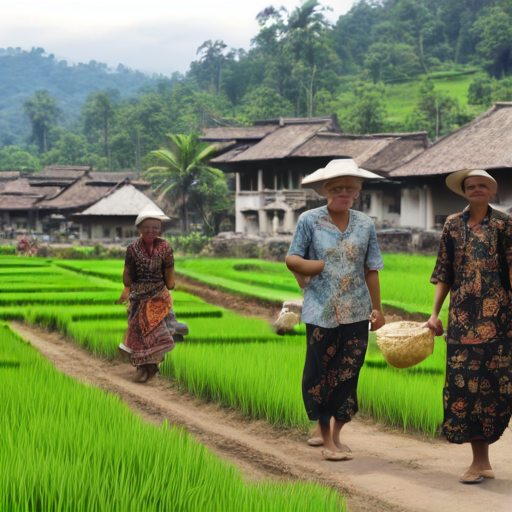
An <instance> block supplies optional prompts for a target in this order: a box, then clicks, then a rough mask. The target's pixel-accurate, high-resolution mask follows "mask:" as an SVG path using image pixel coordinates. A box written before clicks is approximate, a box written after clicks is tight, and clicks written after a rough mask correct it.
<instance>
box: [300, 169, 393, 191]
mask: <svg viewBox="0 0 512 512" xmlns="http://www.w3.org/2000/svg"><path fill="white" fill-rule="evenodd" d="M320 171H322V173H320ZM323 171H324V169H319V170H318V171H315V172H314V173H313V174H310V175H309V176H306V177H305V178H304V179H303V180H302V183H301V188H311V189H313V190H314V191H315V192H316V193H317V194H319V195H321V196H325V192H324V184H325V183H326V182H327V181H331V180H333V179H336V178H345V177H352V178H359V179H361V180H363V181H364V180H383V179H384V178H383V177H382V176H379V175H378V174H375V173H373V172H370V171H367V170H366V169H361V168H360V167H359V169H358V170H357V171H340V172H337V173H333V174H332V175H329V176H326V175H325V173H324V172H323Z"/></svg>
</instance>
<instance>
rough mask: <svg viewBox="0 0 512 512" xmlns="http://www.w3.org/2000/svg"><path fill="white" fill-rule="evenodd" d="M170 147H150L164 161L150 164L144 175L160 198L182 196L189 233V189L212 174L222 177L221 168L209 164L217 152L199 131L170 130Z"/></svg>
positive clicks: (178, 197)
mask: <svg viewBox="0 0 512 512" xmlns="http://www.w3.org/2000/svg"><path fill="white" fill-rule="evenodd" d="M167 136H168V137H170V139H171V141H172V143H171V149H159V150H156V151H151V152H150V155H152V156H154V157H156V158H158V159H159V160H160V161H161V162H162V163H163V164H164V165H162V166H155V167H150V168H149V169H148V170H147V171H146V172H145V173H144V174H143V177H144V178H146V179H149V180H150V181H151V182H152V183H153V185H154V187H155V190H156V191H157V192H158V193H159V194H160V198H163V197H168V198H169V199H170V200H174V201H175V200H176V199H178V200H180V201H181V208H182V220H183V230H184V232H185V233H188V230H189V223H188V209H187V199H188V193H189V190H190V188H191V187H192V186H194V185H196V184H199V183H202V182H204V181H208V180H209V179H211V178H212V177H216V178H221V177H223V174H222V172H221V171H219V169H215V168H213V167H210V166H209V165H208V161H209V160H210V159H211V158H212V156H213V153H214V152H215V146H213V145H209V144H207V143H205V142H201V141H200V140H199V138H198V137H197V136H196V135H181V134H172V133H169V134H167Z"/></svg>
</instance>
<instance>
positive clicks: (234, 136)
mask: <svg viewBox="0 0 512 512" xmlns="http://www.w3.org/2000/svg"><path fill="white" fill-rule="evenodd" d="M277 128H278V126H276V125H266V126H217V127H215V128H204V129H203V135H202V136H201V140H204V141H207V142H209V141H211V142H213V141H230V140H244V139H251V140H252V139H262V138H263V137H265V136H266V135H268V134H269V133H271V132H273V131H275V130H277Z"/></svg>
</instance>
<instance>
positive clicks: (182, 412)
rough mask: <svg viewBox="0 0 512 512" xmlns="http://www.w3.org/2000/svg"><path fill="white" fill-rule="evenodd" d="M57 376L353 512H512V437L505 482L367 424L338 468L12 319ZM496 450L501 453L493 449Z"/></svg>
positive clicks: (349, 432)
mask: <svg viewBox="0 0 512 512" xmlns="http://www.w3.org/2000/svg"><path fill="white" fill-rule="evenodd" d="M11 326H12V328H13V329H14V330H15V331H16V332H18V333H19V334H20V335H21V336H22V337H23V338H24V339H26V340H28V341H29V342H30V343H31V344H32V345H33V346H34V347H35V348H36V349H37V350H38V351H39V352H40V353H41V354H42V355H43V356H44V357H45V358H46V359H48V360H49V361H50V362H51V363H52V364H53V365H54V366H55V367H56V368H57V370H59V371H61V372H63V373H66V374H67V375H69V376H71V377H73V378H75V379H78V380H80V381H82V382H85V383H87V384H90V385H93V386H97V387H100V388H102V389H104V390H105V391H108V392H109V393H115V394H118V395H119V396H120V397H121V399H122V400H123V401H125V402H126V403H127V404H128V405H129V407H130V408H131V409H132V410H133V411H135V412H137V413H138V414H140V415H141V416H142V417H143V419H144V420H146V421H150V422H152V423H156V424H161V423H162V422H163V421H164V420H167V421H168V422H169V423H170V424H172V425H179V426H185V427H186V428H187V430H188V431H189V432H190V433H191V434H193V435H194V437H196V438H197V439H198V440H199V441H201V442H202V443H204V444H205V445H206V446H207V447H208V448H209V449H210V450H211V451H213V452H214V453H215V454H217V455H219V456H221V457H223V458H225V459H227V460H229V461H231V462H233V463H234V464H236V465H237V466H238V467H239V468H240V469H241V470H242V472H243V473H244V475H245V477H246V479H249V480H259V479H261V478H272V479H277V480H283V479H284V480H290V479H292V480H303V481H314V482H318V483H322V484H324V485H329V486H330V487H333V488H335V489H337V490H338V491H340V492H341V493H342V494H345V495H346V496H347V505H348V510H349V512H482V511H484V510H485V511H490V510H492V511H493V512H510V511H511V507H510V503H511V502H512V487H511V486H510V481H511V480H512V467H511V466H510V460H512V432H511V431H510V430H508V431H507V432H506V433H505V435H504V438H503V440H502V441H500V446H499V450H493V451H492V458H493V463H494V469H495V471H496V473H497V476H498V478H497V479H496V480H494V481H486V482H485V484H483V485H481V486H462V485H461V484H459V483H458V474H459V473H461V472H462V470H463V469H465V468H466V466H467V465H468V464H469V459H470V456H469V451H468V449H467V447H461V446H457V445H448V444H446V443H444V442H442V441H440V440H438V439H431V438H427V437H425V436H419V435H418V436H409V435H403V434H402V433H400V432H399V431H398V430H394V429H389V428H385V427H382V426H379V425H375V424H373V423H372V422H365V421H364V420H357V419H356V420H354V421H353V422H352V423H351V424H350V425H348V426H347V427H346V429H345V431H344V442H346V443H347V444H348V445H349V446H350V447H351V448H352V450H353V452H354V455H355V457H354V460H353V461H349V462H344V463H333V462H327V461H323V460H322V459H321V456H320V453H319V449H318V448H311V447H309V446H308V445H307V444H306V443H305V440H306V436H303V435H300V434H298V433H297V432H296V431H293V430H286V429H275V428H273V427H271V426H269V425H268V423H267V422H264V421H255V420H247V419H244V418H243V417H241V415H240V414H239V413H237V412H235V411H233V410H232V409H227V408H222V407H219V406H217V405H214V404H208V403H204V402H202V401H199V400H197V399H196V398H195V397H192V396H191V395H188V394H183V393H180V392H179V391H178V390H177V388H176V387H175V386H172V385H170V383H169V381H168V380H167V379H164V378H160V377H157V378H156V379H155V381H153V382H151V383H149V384H148V385H140V384H136V383H133V382H131V375H132V372H133V369H132V367H131V366H130V365H128V364H126V363H119V362H117V361H110V362H109V361H106V360H100V359H98V358H96V357H94V356H92V355H91V354H90V353H89V352H87V351H85V350H83V349H81V348H79V347H77V346H76V345H74V344H71V343H69V342H67V341H66V340H65V339H64V338H63V337H61V336H60V335H58V334H57V333H50V332H47V331H45V330H43V329H41V328H37V327H33V326H28V325H26V324H22V323H18V322H11ZM491 450H492V448H491Z"/></svg>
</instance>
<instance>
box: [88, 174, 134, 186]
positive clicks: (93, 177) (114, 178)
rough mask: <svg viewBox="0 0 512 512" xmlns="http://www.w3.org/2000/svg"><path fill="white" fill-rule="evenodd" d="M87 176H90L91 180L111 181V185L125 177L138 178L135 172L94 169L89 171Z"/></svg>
mask: <svg viewBox="0 0 512 512" xmlns="http://www.w3.org/2000/svg"><path fill="white" fill-rule="evenodd" d="M89 176H90V177H91V180H92V182H101V183H112V184H113V185H115V184H117V183H119V182H120V181H123V180H126V179H129V180H136V179H137V178H138V176H137V173H136V172H106V171H95V172H90V173H89Z"/></svg>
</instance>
